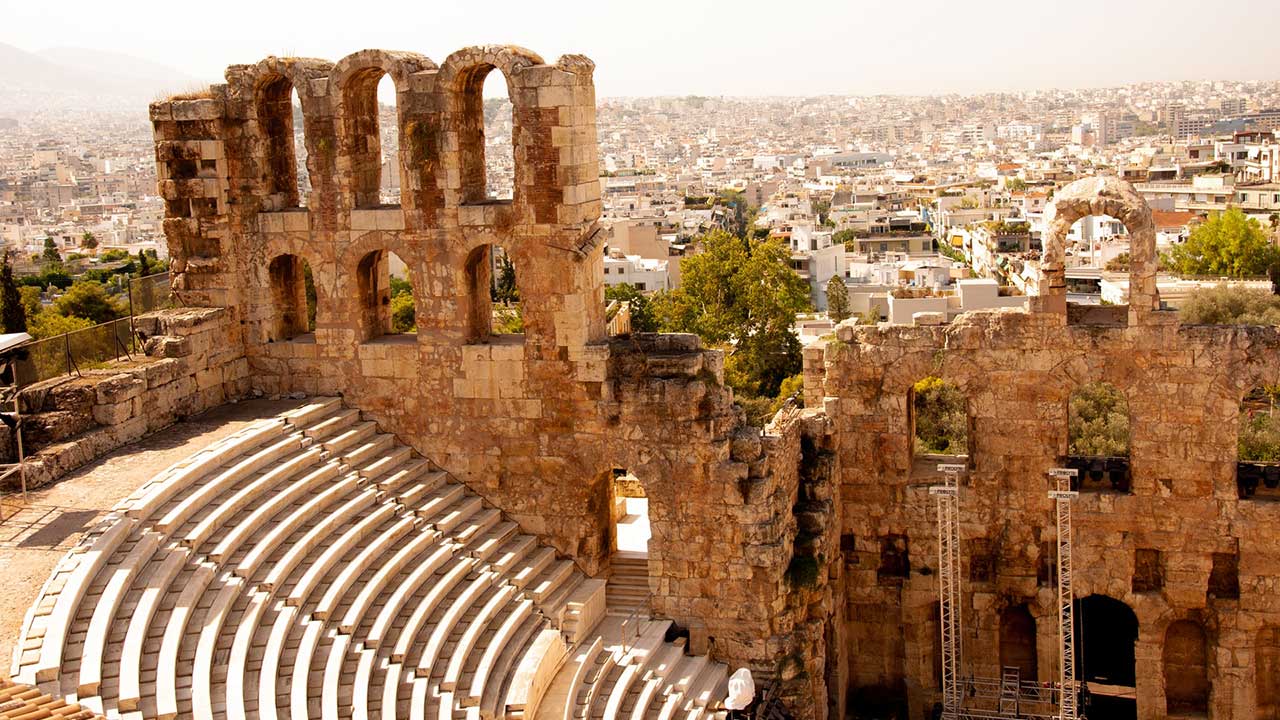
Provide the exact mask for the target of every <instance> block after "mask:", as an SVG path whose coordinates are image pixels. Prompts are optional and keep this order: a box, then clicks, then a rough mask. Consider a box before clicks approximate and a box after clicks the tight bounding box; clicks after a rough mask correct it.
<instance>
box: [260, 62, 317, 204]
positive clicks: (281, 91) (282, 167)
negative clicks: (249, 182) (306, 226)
mask: <svg viewBox="0 0 1280 720" xmlns="http://www.w3.org/2000/svg"><path fill="white" fill-rule="evenodd" d="M296 99H297V91H296V90H295V89H294V87H293V85H292V84H291V83H290V82H289V80H288V79H287V78H285V77H283V76H280V75H276V76H274V77H272V78H271V79H269V80H267V81H266V82H264V83H263V84H262V85H261V86H260V87H259V88H258V94H257V98H256V99H255V100H256V102H255V106H256V107H255V109H256V112H257V116H258V129H259V131H260V132H261V133H262V140H263V144H264V147H263V148H262V151H263V168H262V172H263V178H262V180H263V186H264V189H265V191H266V194H267V195H268V196H269V197H271V198H273V200H272V205H273V207H271V208H269V209H272V210H279V209H283V208H292V207H300V206H301V205H302V202H303V195H302V194H301V193H300V192H299V190H298V177H299V176H298V160H299V153H298V152H297V143H296V140H295V138H296V135H297V134H298V132H301V131H302V129H303V128H302V123H296V127H295V119H296V118H295V115H297V116H300V115H301V109H300V106H299V107H298V109H295V102H296ZM295 130H296V132H295ZM305 146H306V144H305V142H304V143H303V147H304V148H305ZM301 157H302V159H303V160H305V157H306V155H305V151H304V152H303V153H302V154H301Z"/></svg>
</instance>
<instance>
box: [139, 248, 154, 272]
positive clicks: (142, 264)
mask: <svg viewBox="0 0 1280 720" xmlns="http://www.w3.org/2000/svg"><path fill="white" fill-rule="evenodd" d="M150 274H151V260H150V258H148V257H147V253H146V252H145V251H143V250H139V251H138V277H146V276H148V275H150Z"/></svg>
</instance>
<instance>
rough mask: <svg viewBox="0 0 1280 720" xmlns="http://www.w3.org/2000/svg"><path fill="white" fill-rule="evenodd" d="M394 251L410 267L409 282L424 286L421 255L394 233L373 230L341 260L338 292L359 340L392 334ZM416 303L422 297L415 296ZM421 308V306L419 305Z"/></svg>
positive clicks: (339, 262) (337, 295) (360, 239)
mask: <svg viewBox="0 0 1280 720" xmlns="http://www.w3.org/2000/svg"><path fill="white" fill-rule="evenodd" d="M392 253H394V254H395V255H396V256H398V257H399V258H400V259H401V260H403V261H404V263H405V265H406V266H407V268H408V273H409V282H410V283H411V284H412V285H413V286H414V287H415V288H421V287H423V286H422V284H421V278H419V277H418V275H419V272H418V271H419V267H418V262H417V261H418V256H417V254H416V253H414V252H412V251H411V250H410V249H408V248H406V247H405V246H404V244H403V243H402V242H401V241H400V237H399V236H398V235H396V234H392V233H384V232H378V231H375V232H369V233H365V234H364V235H361V236H360V237H358V238H357V239H356V240H355V242H353V243H352V244H350V245H349V246H347V248H346V249H345V250H344V251H343V252H342V254H341V255H340V257H339V260H338V267H339V268H341V269H342V270H340V273H341V275H340V277H339V278H338V283H340V285H341V286H340V287H338V288H337V289H336V293H335V296H336V297H342V298H344V301H343V302H344V305H345V308H344V310H345V313H346V314H347V315H348V316H349V317H351V318H352V319H353V320H354V325H355V327H356V329H357V332H356V336H357V341H358V342H370V341H372V340H376V339H377V338H379V337H382V336H384V335H390V334H392V326H391V285H390V268H389V261H390V256H391V254H392ZM414 303H415V306H417V305H418V298H417V297H415V298H414ZM417 310H418V311H419V312H421V308H420V307H417Z"/></svg>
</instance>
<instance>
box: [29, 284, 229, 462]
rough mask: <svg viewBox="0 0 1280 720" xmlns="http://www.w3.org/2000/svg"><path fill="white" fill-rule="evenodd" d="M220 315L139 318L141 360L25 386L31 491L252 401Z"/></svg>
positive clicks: (186, 312) (204, 311)
mask: <svg viewBox="0 0 1280 720" xmlns="http://www.w3.org/2000/svg"><path fill="white" fill-rule="evenodd" d="M227 318H228V314H227V312H226V311H225V310H222V309H219V308H180V309H173V310H158V311H156V312H153V313H147V314H146V315H140V316H138V317H136V318H134V328H135V330H136V332H137V333H138V334H139V336H140V337H141V338H144V347H143V354H140V355H138V356H135V358H134V359H133V360H132V361H129V362H121V363H115V364H113V365H112V366H110V367H108V368H105V369H97V370H84V371H83V372H82V373H81V374H80V375H78V376H67V377H61V378H56V379H53V380H48V381H45V382H42V383H38V384H35V385H31V386H28V387H27V388H25V389H23V391H22V395H21V401H22V410H23V413H24V414H25V415H24V418H23V436H24V439H25V441H26V442H27V447H26V450H27V453H28V456H27V463H26V464H27V469H26V473H27V484H28V486H29V487H31V488H37V487H41V486H43V485H46V484H48V483H49V482H51V481H53V480H55V479H57V478H59V477H62V476H63V475H65V474H66V473H68V472H71V471H72V470H75V469H76V468H78V467H80V466H81V465H84V464H86V463H88V462H90V461H92V460H94V459H95V458H98V457H101V456H102V455H105V454H106V453H108V452H111V451H112V450H115V449H116V448H119V447H122V446H124V445H127V444H129V443H131V442H133V441H135V440H138V439H139V438H141V437H143V436H144V435H149V434H151V433H154V432H157V431H159V430H161V429H163V428H165V427H168V426H169V425H172V424H173V423H175V422H177V421H179V420H181V419H183V418H186V417H189V416H191V415H195V414H198V413H201V412H204V411H205V410H209V409H211V408H215V407H218V406H219V405H223V404H225V403H228V402H234V401H236V400H240V399H242V398H245V397H247V396H248V394H249V387H250V386H249V363H248V360H246V358H245V357H244V352H243V350H242V349H241V348H239V347H236V346H235V345H234V344H229V343H228V342H227V339H228V337H231V336H234V335H235V333H233V332H232V328H231V327H230V326H229V325H228V321H227Z"/></svg>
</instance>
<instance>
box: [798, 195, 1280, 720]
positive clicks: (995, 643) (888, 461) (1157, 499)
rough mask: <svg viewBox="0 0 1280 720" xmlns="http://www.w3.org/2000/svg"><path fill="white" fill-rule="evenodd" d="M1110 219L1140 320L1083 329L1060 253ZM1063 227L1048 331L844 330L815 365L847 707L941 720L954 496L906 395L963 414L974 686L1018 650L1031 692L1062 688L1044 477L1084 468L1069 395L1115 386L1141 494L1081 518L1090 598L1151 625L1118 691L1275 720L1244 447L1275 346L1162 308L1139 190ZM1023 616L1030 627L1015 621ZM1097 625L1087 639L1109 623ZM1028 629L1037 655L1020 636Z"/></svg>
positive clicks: (1032, 325)
mask: <svg viewBox="0 0 1280 720" xmlns="http://www.w3.org/2000/svg"><path fill="white" fill-rule="evenodd" d="M1101 212H1105V213H1108V214H1111V215H1113V216H1115V217H1118V218H1122V219H1124V220H1125V222H1126V223H1128V225H1129V230H1130V233H1131V235H1132V236H1133V241H1134V245H1133V247H1134V253H1133V257H1134V258H1135V270H1134V275H1135V281H1134V282H1133V283H1132V284H1131V287H1133V288H1135V293H1134V296H1133V303H1131V304H1130V306H1129V311H1128V313H1127V315H1126V314H1124V313H1120V314H1114V313H1113V314H1109V315H1107V314H1103V315H1102V317H1103V318H1104V319H1105V324H1102V325H1099V324H1084V323H1085V322H1087V321H1088V320H1089V319H1090V318H1089V316H1087V315H1084V314H1080V315H1077V314H1076V313H1071V314H1070V315H1069V314H1068V313H1067V307H1066V302H1065V295H1064V294H1063V287H1062V285H1061V283H1060V282H1057V280H1060V275H1061V273H1060V272H1055V271H1054V270H1053V268H1055V267H1058V266H1057V265H1055V264H1054V263H1053V257H1054V248H1057V249H1058V250H1059V251H1060V249H1061V240H1062V237H1063V236H1064V235H1065V233H1066V231H1067V229H1068V228H1069V227H1070V225H1071V223H1072V222H1073V221H1074V220H1076V219H1078V218H1079V217H1083V216H1085V215H1088V214H1091V213H1101ZM1049 214H1050V216H1051V217H1052V218H1053V220H1052V222H1051V223H1050V227H1051V233H1050V237H1049V238H1048V242H1047V243H1046V253H1047V254H1048V256H1049V257H1048V260H1049V262H1048V263H1047V264H1046V269H1047V272H1046V277H1047V284H1046V286H1045V287H1043V288H1042V289H1041V290H1042V293H1043V294H1041V295H1040V296H1039V297H1036V298H1034V301H1035V303H1034V307H1035V308H1036V310H1037V311H1033V312H1018V311H988V312H979V313H971V314H967V315H964V316H961V317H960V318H958V319H957V321H956V322H954V323H952V324H951V325H949V326H943V327H888V326H885V327H880V328H876V327H855V326H852V325H841V326H840V327H838V328H837V333H836V339H835V340H833V341H831V342H829V343H827V344H826V345H825V347H822V348H814V349H810V350H809V352H808V353H807V354H806V378H805V387H806V393H807V398H808V399H809V400H810V401H811V402H823V403H824V404H825V408H826V413H827V415H828V417H829V420H830V422H831V423H832V424H833V429H832V434H833V436H834V438H835V445H836V448H837V449H836V453H837V456H838V458H837V461H838V465H839V469H840V470H839V471H840V487H839V500H840V503H841V504H842V506H843V513H842V517H843V521H842V533H843V537H842V543H841V544H842V545H843V546H844V548H845V549H846V553H845V554H844V556H843V561H844V564H845V574H846V584H847V587H848V592H847V594H846V596H845V600H846V603H845V608H844V612H843V618H844V624H845V628H846V637H847V644H846V645H845V647H844V649H843V650H844V653H843V654H844V656H845V657H847V658H848V662H849V673H850V675H849V677H850V685H849V689H850V694H851V696H852V697H854V698H856V699H857V701H859V702H864V703H869V704H871V703H876V702H882V701H884V699H885V698H888V699H889V702H890V703H891V704H892V703H893V702H896V701H898V700H905V703H906V705H907V706H908V708H909V709H908V715H907V716H908V717H912V718H921V717H927V716H928V713H929V712H930V711H931V709H932V707H933V704H934V702H936V701H938V700H939V699H940V693H939V689H940V686H939V683H940V679H939V678H940V675H939V674H938V670H937V669H936V668H937V667H938V663H939V662H940V661H939V659H938V652H939V651H938V645H937V643H938V642H939V641H938V639H937V637H938V634H939V627H938V619H937V613H938V610H937V584H936V577H937V575H936V570H937V567H938V545H937V532H938V528H937V515H936V511H935V509H934V501H933V499H932V498H931V497H930V495H929V493H928V486H929V485H930V484H935V483H937V482H938V476H937V472H936V470H935V466H936V461H933V462H922V461H916V460H915V459H914V458H913V452H912V431H911V419H910V410H909V408H910V405H911V402H910V400H909V393H910V389H911V386H912V384H913V383H915V382H916V381H917V380H920V379H921V378H923V377H926V376H938V377H941V378H943V379H944V380H946V381H948V382H951V383H953V384H954V385H956V386H957V387H958V388H960V389H961V390H962V391H963V392H964V394H965V395H966V397H967V399H968V414H969V416H970V431H969V448H970V454H969V458H968V460H967V462H968V465H969V471H968V473H967V474H966V476H965V478H964V480H963V482H962V487H961V494H960V508H961V546H962V548H963V555H964V560H963V563H964V567H963V572H962V574H961V577H962V578H963V580H962V605H963V627H964V629H965V630H964V634H963V643H964V654H965V657H964V661H965V665H964V668H963V670H962V674H965V675H969V674H972V675H974V676H977V677H987V678H999V677H1000V671H1001V665H1002V663H1004V664H1008V662H1010V658H1013V657H1014V656H1016V655H1018V652H1019V644H1020V642H1021V643H1024V644H1025V647H1024V649H1025V650H1026V651H1027V652H1029V653H1030V654H1031V655H1032V656H1033V657H1034V660H1033V661H1030V662H1034V667H1036V668H1037V673H1036V674H1037V677H1036V678H1035V679H1036V680H1039V681H1042V682H1052V681H1056V679H1057V677H1058V669H1059V663H1058V655H1059V653H1058V620H1057V605H1056V602H1057V591H1056V588H1055V586H1054V583H1053V574H1052V571H1051V569H1052V567H1053V563H1054V562H1055V558H1054V557H1053V556H1052V555H1051V554H1050V553H1051V552H1052V548H1053V547H1054V545H1053V541H1054V540H1055V538H1056V535H1055V529H1054V528H1055V525H1054V514H1053V509H1052V502H1051V501H1050V500H1049V498H1048V497H1047V491H1048V490H1050V489H1051V487H1052V483H1051V481H1050V479H1049V478H1048V477H1047V475H1046V473H1047V471H1048V470H1049V469H1050V468H1054V467H1060V466H1062V465H1063V464H1064V462H1065V461H1066V458H1067V455H1068V444H1067V440H1068V430H1067V428H1068V400H1069V398H1070V396H1071V393H1072V392H1073V390H1075V389H1076V388H1078V387H1079V386H1081V385H1084V384H1086V383H1091V382H1098V381H1104V382H1107V383H1110V384H1111V385H1113V386H1114V387H1115V388H1117V389H1119V390H1120V391H1121V392H1122V393H1123V394H1124V396H1125V397H1126V398H1127V401H1128V409H1129V423H1130V441H1129V459H1128V463H1129V473H1130V477H1131V480H1130V483H1129V490H1128V491H1127V492H1124V491H1120V492H1117V491H1113V490H1110V489H1107V490H1097V489H1094V488H1090V487H1086V488H1085V489H1083V490H1082V492H1081V494H1080V497H1079V499H1078V500H1077V501H1076V502H1075V504H1074V514H1075V519H1074V543H1075V545H1074V547H1075V554H1074V582H1075V595H1076V597H1077V598H1078V599H1082V600H1081V601H1082V603H1094V605H1093V606H1094V607H1099V606H1102V605H1108V606H1109V607H1121V606H1119V605H1118V604H1115V603H1113V602H1111V601H1119V602H1120V603H1123V604H1124V606H1127V607H1128V608H1129V609H1130V610H1131V611H1132V614H1133V615H1134V616H1136V622H1137V628H1136V634H1137V641H1136V647H1134V658H1133V660H1130V661H1129V663H1130V665H1129V667H1128V672H1129V673H1133V674H1134V675H1136V677H1135V678H1134V679H1135V682H1133V683H1129V682H1117V683H1115V684H1117V685H1130V686H1135V687H1134V691H1133V694H1134V695H1136V712H1137V716H1138V717H1140V718H1161V717H1167V716H1168V715H1172V714H1178V713H1179V712H1180V711H1183V710H1188V708H1190V709H1189V711H1190V712H1192V713H1193V714H1194V713H1195V712H1207V713H1208V715H1209V716H1210V717H1215V718H1232V717H1234V718H1254V717H1258V718H1261V717H1274V715H1273V713H1274V712H1275V707H1276V705H1275V703H1277V701H1278V700H1280V698H1277V697H1275V696H1274V693H1275V689H1274V688H1275V683H1274V682H1273V681H1271V680H1269V678H1268V673H1273V672H1274V668H1275V667H1276V666H1275V660H1274V658H1276V657H1280V644H1278V643H1277V640H1278V637H1280V633H1277V631H1276V627H1277V626H1280V595H1277V593H1276V592H1275V588H1274V586H1275V583H1276V567H1277V566H1276V564H1275V561H1274V559H1273V554H1274V553H1276V552H1277V550H1280V542H1278V541H1277V538H1278V536H1277V535H1276V533H1275V532H1274V530H1273V528H1274V525H1275V521H1276V519H1277V514H1276V513H1277V512H1280V506H1278V505H1275V504H1273V503H1270V502H1268V501H1266V500H1262V499H1256V498H1244V493H1243V492H1241V491H1240V490H1239V488H1238V486H1237V480H1236V437H1237V431H1238V423H1239V411H1240V405H1241V400H1242V398H1243V397H1244V395H1245V394H1246V393H1247V392H1248V391H1249V390H1250V389H1251V388H1254V387H1256V386H1259V385H1263V384H1274V383H1276V382H1277V380H1280V364H1277V357H1278V355H1277V351H1280V333H1277V331H1276V330H1275V329H1274V328H1262V327H1243V326H1241V327H1193V326H1183V325H1180V324H1179V323H1178V320H1177V315H1176V314H1174V313H1172V312H1168V311H1161V310H1159V309H1158V308H1159V304H1158V298H1157V297H1156V295H1155V289H1154V258H1155V255H1154V233H1153V231H1152V229H1151V227H1152V226H1151V223H1150V212H1149V211H1148V209H1147V207H1146V205H1145V204H1144V203H1143V202H1142V201H1141V200H1140V199H1138V198H1137V197H1136V196H1135V195H1133V193H1132V190H1131V189H1130V188H1128V187H1127V186H1126V185H1124V184H1122V183H1119V182H1117V181H1115V180H1111V179H1106V180H1104V179H1090V180H1086V181H1081V182H1078V183H1075V184H1073V185H1072V186H1069V187H1067V188H1064V189H1063V190H1062V191H1060V192H1059V194H1058V196H1057V205H1056V208H1054V210H1052V211H1051V212H1050V213H1049ZM1059 270H1060V267H1059ZM1055 278H1056V280H1055ZM1148 280H1150V281H1151V282H1148ZM819 388H821V392H819V391H818V389H819ZM1046 570H1049V572H1046ZM1090 596H1093V597H1092V598H1091V597H1090ZM1101 598H1109V599H1110V600H1103V599H1101ZM1024 612H1026V613H1029V615H1030V617H1031V618H1032V622H1031V623H1030V625H1029V626H1028V624H1027V623H1026V621H1025V620H1019V619H1018V618H1017V617H1014V616H1015V615H1017V616H1022V614H1023V613H1024ZM1120 612H1121V614H1123V612H1124V611H1123V610H1121V611H1120ZM1084 614H1085V617H1086V622H1088V618H1090V617H1093V618H1095V622H1096V619H1098V618H1102V617H1104V616H1103V615H1101V614H1098V613H1097V612H1094V613H1093V614H1090V611H1089V610H1088V609H1087V608H1086V610H1085V613H1084ZM1015 626H1019V627H1021V628H1022V630H1018V629H1017V628H1016V627H1015ZM1028 627H1029V628H1030V633H1031V636H1030V637H1022V638H1019V637H1018V634H1019V632H1026V631H1027V628H1028ZM1099 630H1101V628H1099ZM1081 635H1082V637H1083V640H1081V642H1085V643H1086V645H1085V647H1084V648H1083V649H1079V650H1078V652H1079V654H1081V655H1082V656H1083V658H1084V660H1083V661H1084V664H1085V665H1086V666H1088V665H1089V664H1090V663H1093V664H1094V665H1095V666H1101V665H1102V664H1105V663H1106V662H1108V659H1107V658H1105V657H1102V655H1101V654H1105V653H1109V652H1111V649H1112V648H1120V649H1121V650H1122V649H1123V645H1124V641H1123V640H1122V639H1120V640H1113V639H1110V638H1107V637H1105V636H1103V637H1102V638H1099V637H1098V636H1097V635H1096V633H1095V632H1093V631H1092V630H1091V628H1090V627H1089V626H1088V625H1085V627H1084V628H1083V630H1082V633H1081ZM1089 641H1092V642H1093V643H1094V644H1095V645H1100V647H1094V648H1093V649H1092V650H1091V649H1090V647H1089V646H1088V644H1087V643H1088V642H1089ZM1110 643H1115V644H1114V645H1112V644H1110ZM1117 652H1120V651H1117ZM1121 654H1122V653H1121ZM1086 671H1087V667H1086ZM1266 688H1270V689H1266ZM1269 693H1270V694H1269ZM1095 699H1096V698H1095ZM1197 706H1198V707H1197ZM1103 714H1104V715H1105V716H1108V717H1110V716H1111V715H1108V714H1106V713H1103ZM1115 716H1117V717H1123V715H1115Z"/></svg>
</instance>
